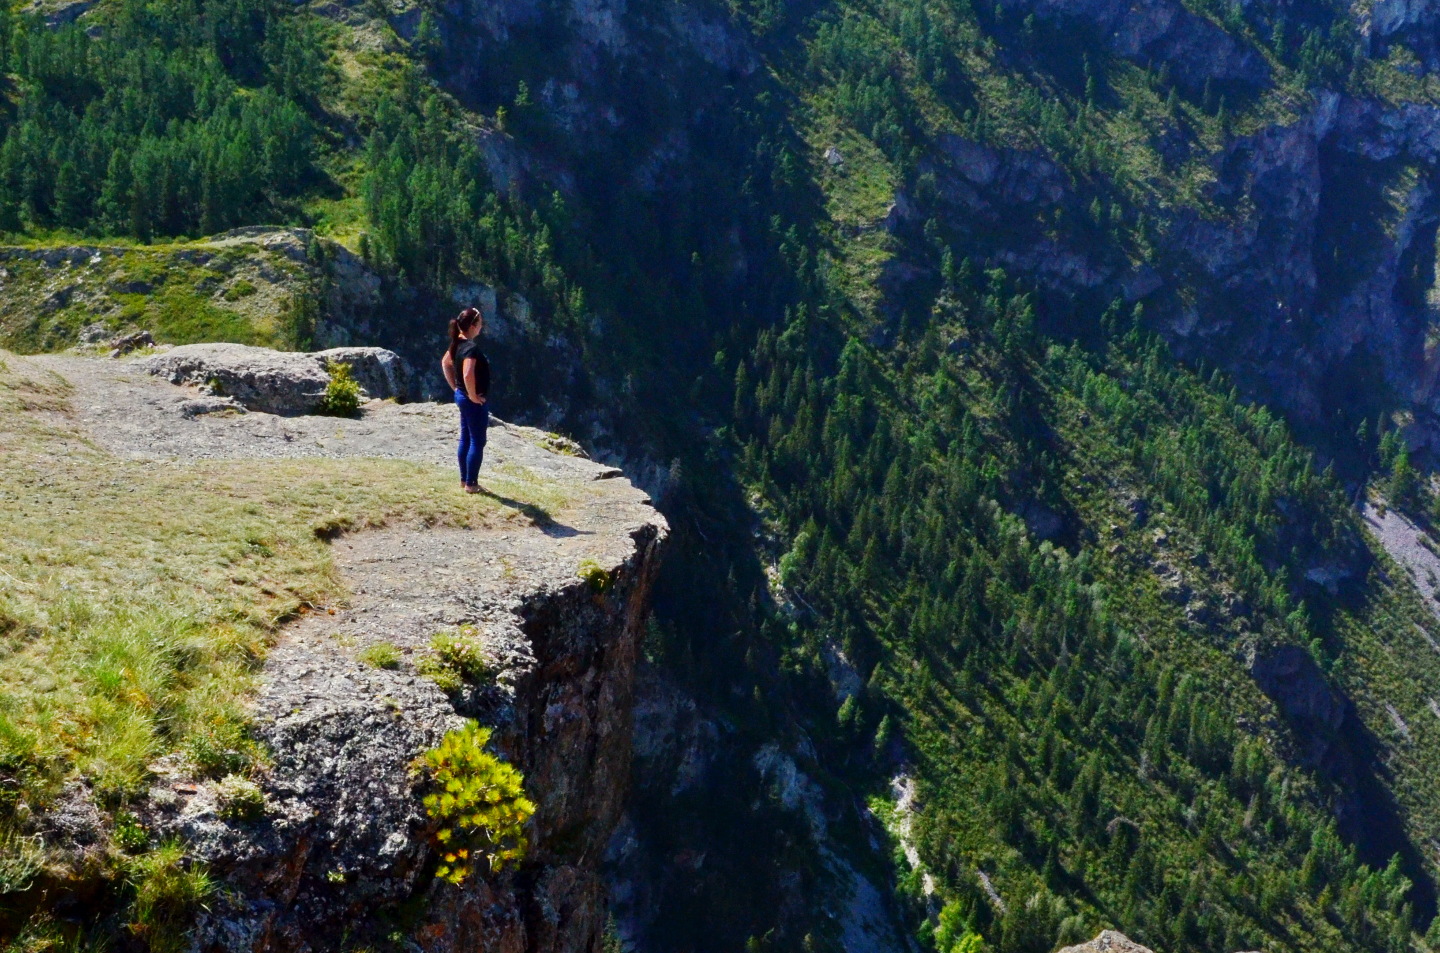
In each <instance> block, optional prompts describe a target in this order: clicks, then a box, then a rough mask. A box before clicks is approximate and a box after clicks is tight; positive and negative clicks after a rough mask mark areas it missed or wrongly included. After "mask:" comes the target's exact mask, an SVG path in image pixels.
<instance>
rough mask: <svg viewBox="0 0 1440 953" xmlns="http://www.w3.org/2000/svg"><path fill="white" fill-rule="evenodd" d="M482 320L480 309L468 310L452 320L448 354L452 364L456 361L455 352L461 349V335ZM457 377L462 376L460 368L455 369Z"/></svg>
mask: <svg viewBox="0 0 1440 953" xmlns="http://www.w3.org/2000/svg"><path fill="white" fill-rule="evenodd" d="M480 320H481V314H480V309H479V308H466V309H465V310H464V311H461V312H460V313H459V314H458V315H457V316H455V317H453V318H451V319H450V347H449V348H448V349H447V353H448V354H449V355H450V361H451V363H454V361H455V351H456V350H457V349H458V348H459V347H460V335H461V334H462V333H463V332H465V331H469V330H470V329H471V328H473V327H474V326H475V322H477V321H480ZM455 376H456V377H457V378H458V377H459V376H460V368H459V367H456V368H455Z"/></svg>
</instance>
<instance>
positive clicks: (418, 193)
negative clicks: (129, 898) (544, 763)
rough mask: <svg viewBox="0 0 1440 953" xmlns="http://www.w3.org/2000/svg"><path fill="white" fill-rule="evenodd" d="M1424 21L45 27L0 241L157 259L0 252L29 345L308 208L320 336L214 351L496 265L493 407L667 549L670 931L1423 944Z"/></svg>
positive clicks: (791, 14) (629, 912)
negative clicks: (1393, 559) (1402, 520)
mask: <svg viewBox="0 0 1440 953" xmlns="http://www.w3.org/2000/svg"><path fill="white" fill-rule="evenodd" d="M1435 17H1436V14H1435V13H1434V12H1433V11H1431V10H1430V9H1429V8H1428V7H1427V6H1426V5H1424V4H1413V3H1401V2H1395V0H1377V2H1375V3H1373V4H1358V5H1356V6H1354V7H1351V6H1347V5H1344V4H1340V3H1330V2H1320V3H1316V2H1311V3H1290V2H1282V0H1252V2H1248V3H1234V4H1227V3H1220V2H1208V0H1207V2H1201V0H1187V2H1183V3H1182V2H1179V0H1142V2H1139V3H1118V2H1110V0H1083V2H1079V3H1059V2H1049V0H1001V2H999V3H996V4H993V5H991V4H972V3H970V2H967V0H873V2H858V0H829V2H796V3H784V2H779V0H754V2H742V0H735V2H733V3H729V4H721V3H702V2H691V0H687V2H683V3H682V2H659V0H623V2H622V0H615V2H601V0H572V2H558V0H504V2H479V0H454V2H449V3H444V4H441V3H430V2H428V0H418V2H412V0H366V2H353V3H352V2H345V0H334V2H326V3H309V4H290V3H278V2H276V3H271V2H268V0H183V2H178V3H177V2H159V0H100V2H98V3H94V4H91V3H88V2H82V3H74V2H66V3H59V4H42V5H40V6H39V7H38V8H36V9H35V10H22V9H20V8H15V9H13V10H11V11H10V13H9V16H8V17H7V18H6V19H5V20H3V21H0V31H3V32H4V33H5V36H6V42H4V43H3V44H0V50H3V51H4V52H3V56H4V58H5V59H4V63H3V64H0V66H3V70H4V72H5V73H6V75H7V77H8V80H7V87H6V98H5V102H4V109H5V114H4V119H3V121H4V141H3V143H0V227H3V228H5V229H6V230H7V231H8V232H9V234H10V236H11V240H12V242H13V243H14V244H15V245H16V246H41V247H49V246H55V245H64V246H67V247H69V246H84V247H91V246H98V245H101V244H104V245H105V246H106V247H110V248H116V249H122V251H123V249H124V247H125V246H128V245H131V244H137V243H144V242H151V243H154V244H152V245H150V246H149V247H148V248H147V249H145V250H144V251H143V254H142V253H139V252H124V253H121V252H117V255H118V256H119V258H120V259H122V260H123V259H124V256H125V254H130V255H132V256H138V257H136V258H135V259H134V261H133V263H131V262H130V261H129V260H126V263H125V264H123V266H122V267H123V268H124V269H126V270H127V272H128V271H133V270H136V269H137V268H139V267H140V266H141V265H143V266H144V267H145V268H146V269H149V272H154V271H156V270H157V269H158V271H159V272H160V273H163V274H164V275H165V280H164V281H163V282H158V281H153V280H152V281H149V282H148V284H149V285H150V287H148V288H145V289H141V288H138V287H135V286H132V285H128V284H127V285H126V287H125V289H119V290H116V288H113V287H111V286H112V285H115V284H116V283H124V282H129V281H134V280H139V279H135V278H132V276H130V275H129V274H128V273H127V274H123V275H117V274H115V273H113V272H110V271H105V270H104V269H100V270H98V271H96V272H95V273H94V275H93V279H87V280H92V283H108V284H105V287H106V288H107V289H109V290H107V291H106V293H105V294H98V295H97V294H88V293H84V294H81V293H76V294H71V295H67V296H63V297H62V298H59V299H53V303H52V299H51V298H47V297H42V296H41V295H51V294H52V292H53V291H54V290H56V289H53V288H51V287H50V285H49V284H47V282H57V281H61V279H60V278H58V277H52V276H51V275H50V273H46V274H45V275H42V276H41V277H40V278H33V277H26V275H25V274H23V273H21V269H19V268H17V269H16V271H17V274H19V275H20V277H22V278H24V280H14V281H12V280H9V279H10V275H9V273H8V272H7V274H6V275H5V278H6V279H7V283H6V285H5V286H4V288H3V290H0V295H4V296H7V297H6V298H5V301H4V308H3V309H0V344H3V345H5V346H8V347H13V348H18V349H24V350H34V349H40V348H51V347H56V346H59V345H60V344H62V343H64V342H66V341H68V340H69V339H71V338H72V337H73V335H74V334H75V333H77V332H78V331H79V330H80V329H81V328H82V327H84V326H86V325H89V324H92V323H95V322H97V321H98V322H101V323H107V324H109V325H111V326H112V327H113V328H114V329H115V330H120V329H121V328H122V327H123V326H124V325H126V324H127V323H140V324H150V325H152V326H153V329H154V330H155V331H156V332H157V336H159V337H160V339H162V340H165V339H166V338H167V333H168V338H169V339H170V340H192V339H195V338H194V337H193V336H187V335H194V334H199V333H202V332H201V331H200V330H197V329H203V328H204V327H205V326H206V324H205V318H204V316H205V315H211V317H214V314H213V313H212V312H210V311H205V310H204V308H205V307H213V308H216V309H219V310H220V311H223V312H224V313H225V314H230V313H232V312H233V311H234V309H230V310H229V311H227V310H225V307H224V305H225V304H226V303H227V300H226V297H225V296H226V295H227V294H232V293H233V294H234V295H235V297H236V298H237V299H238V298H245V297H247V295H246V294H245V293H244V292H243V290H237V288H238V279H237V278H235V277H232V276H230V273H229V272H223V271H222V272H219V273H218V276H217V275H209V274H204V273H198V272H196V271H195V267H196V265H195V262H194V260H193V258H194V254H195V251H196V249H197V247H199V248H200V250H201V251H203V252H204V253H205V254H206V255H213V254H215V252H214V251H213V249H208V245H209V244H210V243H203V242H201V240H202V239H205V238H207V237H208V236H210V235H212V234H214V233H216V232H220V231H223V230H225V229H229V228H235V227H239V226H247V225H277V226H279V225H284V226H302V227H307V228H312V229H313V235H314V236H315V237H314V240H313V241H310V240H309V239H308V238H307V240H306V247H305V248H304V251H303V254H299V255H297V256H296V258H297V259H300V258H303V260H304V263H305V265H306V267H305V269H303V270H299V269H297V271H296V275H295V281H296V282H297V284H296V285H295V292H294V295H293V297H289V298H285V301H286V303H287V304H288V306H289V308H290V309H291V310H290V311H289V313H290V314H292V315H293V314H299V313H303V314H304V315H306V316H305V317H304V318H303V319H302V320H293V319H287V320H276V319H274V318H271V317H265V318H264V320H261V319H260V318H253V319H252V318H247V319H246V320H247V321H249V322H250V323H248V324H241V325H236V324H235V323H234V320H232V319H229V318H226V319H225V320H224V321H215V323H214V325H213V326H214V327H215V336H217V337H223V336H231V337H240V338H243V339H245V340H267V341H274V342H278V343H286V344H290V345H292V346H302V345H305V344H307V343H309V342H308V340H307V339H308V338H311V337H313V336H314V333H315V331H314V329H315V328H316V327H317V326H321V327H324V328H326V329H328V330H327V333H330V334H333V335H336V337H335V338H334V339H328V340H327V342H326V343H342V342H341V338H343V337H344V335H345V334H346V333H348V334H349V335H350V336H351V337H352V338H355V339H356V340H357V343H381V344H388V345H393V346H397V347H400V348H402V349H404V350H406V351H407V352H409V353H411V354H412V355H415V356H416V357H417V358H420V359H423V360H424V361H425V362H429V361H430V360H432V359H433V355H432V354H431V353H430V352H432V351H433V350H434V349H435V348H436V347H437V345H438V340H439V338H438V332H439V330H440V328H441V321H442V319H443V318H444V317H446V316H447V314H448V313H449V312H450V311H452V310H454V308H455V307H456V305H457V304H459V303H468V302H469V301H470V300H473V299H475V298H477V297H478V298H481V299H484V300H486V301H487V302H490V301H493V302H494V303H495V305H496V307H497V309H498V314H497V315H496V318H495V320H493V321H492V327H491V337H492V340H493V348H494V353H493V355H492V356H493V358H494V360H495V363H496V365H497V398H498V402H499V404H500V407H501V412H502V414H503V413H515V414H518V415H519V416H522V417H528V418H531V419H537V420H545V421H547V422H548V423H550V424H552V425H558V426H562V427H564V428H565V429H567V430H568V431H569V432H571V433H572V434H573V435H575V436H576V437H577V438H579V439H581V440H582V441H584V442H585V443H586V444H587V445H588V446H590V447H591V448H592V449H593V450H595V451H596V452H599V453H603V454H608V455H610V456H611V457H613V458H616V459H623V460H625V461H626V462H627V463H628V464H629V465H630V466H631V468H632V469H634V470H637V471H638V470H643V471H645V472H647V473H648V474H649V475H650V478H649V480H648V482H649V483H650V488H651V489H652V490H653V491H654V492H655V493H656V494H657V496H658V497H659V499H660V501H661V503H662V506H663V508H664V509H665V511H666V513H667V516H668V517H669V518H670V521H671V523H672V526H673V527H674V530H675V535H674V537H673V544H674V545H673V546H672V553H671V556H670V557H669V559H668V562H667V564H666V566H665V569H664V571H663V575H662V579H661V581H660V583H659V586H658V590H657V616H658V617H657V622H656V624H655V625H654V626H653V628H652V631H651V633H650V639H649V642H648V645H647V655H648V658H649V663H650V664H649V668H648V674H647V676H646V682H645V685H646V686H647V688H646V691H645V693H644V694H643V695H642V698H641V699H640V701H639V712H638V718H637V738H636V744H637V771H636V776H635V779H634V782H635V788H634V791H633V793H632V798H631V802H632V806H631V810H630V813H629V820H628V821H627V822H626V823H625V824H624V825H622V828H621V831H620V833H619V835H617V838H616V840H615V842H614V844H613V845H612V858H611V859H612V872H613V878H612V888H613V891H614V893H615V896H616V905H615V913H616V923H617V929H618V931H619V933H620V935H621V936H622V937H624V938H625V940H626V942H628V943H630V944H632V945H633V946H634V947H635V948H637V949H642V950H651V949H654V950H687V949H693V950H733V949H738V948H742V947H747V948H751V949H775V950H791V949H806V950H816V949H832V950H838V949H848V950H860V949H874V948H892V949H905V948H908V947H909V946H910V945H911V944H912V942H913V943H919V944H921V945H923V946H926V947H933V948H935V949H938V950H940V951H941V953H951V951H953V950H965V951H972V950H975V949H997V950H1002V951H1017V953H1018V951H1042V950H1043V951H1048V950H1051V949H1053V948H1054V947H1055V946H1057V945H1059V944H1061V943H1065V942H1074V941H1077V940H1080V939H1083V938H1087V937H1088V936H1090V935H1093V933H1094V932H1095V931H1096V930H1098V929H1099V928H1101V927H1104V926H1113V927H1116V928H1119V929H1122V930H1124V931H1125V932H1126V933H1128V934H1129V935H1130V936H1132V937H1134V938H1136V939H1138V940H1142V941H1144V942H1146V943H1147V944H1149V945H1152V946H1155V947H1156V948H1157V949H1161V950H1170V951H1182V950H1196V951H1199V950H1205V951H1220V953H1233V951H1235V950H1240V949H1265V950H1337V951H1338V950H1357V949H1365V950H1388V951H1400V950H1407V949H1420V948H1424V940H1423V939H1422V937H1423V936H1424V935H1425V934H1426V932H1427V930H1428V929H1429V928H1430V924H1431V922H1432V920H1433V918H1434V915H1435V886H1434V881H1435V877H1436V869H1435V865H1436V863H1437V856H1436V853H1435V851H1436V844H1437V843H1440V795H1437V794H1436V792H1437V791H1440V784H1437V782H1440V777H1437V775H1440V750H1437V749H1440V723H1437V715H1436V712H1437V711H1440V709H1437V707H1436V706H1437V701H1436V700H1435V696H1434V691H1435V690H1434V688H1433V686H1434V685H1435V684H1436V683H1437V680H1440V653H1437V651H1436V650H1435V649H1434V645H1436V644H1440V634H1437V633H1440V626H1437V623H1436V620H1435V619H1434V618H1432V617H1431V616H1430V615H1429V614H1428V613H1427V610H1426V608H1425V605H1424V604H1423V602H1422V600H1421V598H1420V595H1419V593H1418V591H1417V590H1416V588H1415V586H1416V584H1417V582H1418V583H1420V584H1427V585H1433V583H1430V582H1427V581H1426V580H1418V581H1417V580H1412V579H1410V578H1409V577H1407V576H1406V575H1405V574H1404V573H1403V572H1401V571H1400V570H1398V569H1397V568H1396V567H1395V566H1394V565H1393V564H1391V563H1390V562H1389V561H1388V560H1387V558H1386V557H1385V556H1384V555H1383V553H1381V552H1380V551H1379V550H1378V549H1377V548H1376V547H1375V545H1374V544H1373V543H1372V542H1371V541H1370V540H1369V538H1368V537H1367V535H1366V534H1365V531H1364V530H1363V528H1362V526H1361V523H1360V521H1359V518H1358V516H1357V514H1356V513H1355V511H1354V506H1355V503H1356V501H1357V499H1359V498H1360V497H1361V496H1362V495H1363V493H1364V492H1365V490H1364V487H1365V485H1366V483H1367V481H1369V480H1370V478H1371V477H1372V476H1374V475H1376V470H1377V468H1379V469H1381V470H1383V471H1384V473H1383V474H1380V475H1383V476H1385V477H1386V483H1385V489H1386V490H1387V491H1390V492H1391V494H1392V495H1393V496H1395V497H1396V498H1397V499H1402V500H1403V501H1404V502H1405V503H1406V505H1409V504H1410V503H1415V502H1418V501H1419V500H1420V498H1422V497H1423V496H1424V492H1423V490H1417V489H1416V488H1415V483H1416V481H1415V479H1414V474H1413V466H1414V465H1417V464H1419V465H1423V464H1427V463H1428V462H1429V460H1430V454H1431V453H1432V452H1433V451H1432V446H1431V444H1432V441H1433V439H1434V434H1435V419H1434V410H1433V408H1434V406H1435V394H1434V386H1435V376H1434V373H1433V367H1432V354H1431V347H1430V345H1431V344H1432V337H1433V322H1432V307H1433V296H1434V282H1435V256H1436V229H1437V223H1440V197H1437V195H1436V182H1435V174H1436V173H1435V161H1436V158H1437V150H1440V96H1437V92H1440V91H1437V88H1436V76H1435V71H1436V70H1437V69H1440V59H1437V53H1440V51H1437V49H1436V48H1435V45H1434V36H1435V31H1436V29H1437V27H1440V23H1437V21H1436V19H1435ZM207 249H208V250H207ZM15 254H18V249H17V250H14V251H12V257H13V255H15ZM167 254H168V255H171V256H172V257H171V259H170V261H169V263H166V264H163V265H157V264H155V262H154V260H153V259H154V258H155V256H158V257H159V258H161V259H163V258H164V256H166V255H167ZM186 255H189V256H191V258H190V259H187V258H185V257H184V256H186ZM141 259H144V261H143V262H142V261H141ZM25 260H26V261H29V260H30V259H25ZM86 260H87V261H88V259H86ZM66 261H69V259H68V258H67V259H66ZM211 261H212V259H210V258H207V259H206V262H205V263H203V264H202V265H201V266H200V267H203V268H210V269H211V270H214V269H213V267H212V265H211V264H210V262H211ZM337 263H339V264H337ZM342 264H343V267H341V265H342ZM107 267H108V266H107ZM237 267H240V266H237ZM243 267H244V268H252V267H258V266H252V265H245V266H243ZM77 268H78V266H77ZM65 269H67V270H65V271H64V274H66V275H71V274H72V270H68V269H70V266H69V265H66V266H65ZM149 272H147V273H149ZM86 274H90V273H88V272H87V273H86ZM67 280H69V279H67ZM207 280H208V282H209V284H204V283H205V282H206V281H207ZM245 280H246V281H247V282H249V283H250V284H251V285H252V287H253V286H255V282H253V281H252V280H250V279H248V278H247V279H245ZM360 281H364V282H368V283H371V284H372V285H373V287H372V291H373V294H369V295H368V296H367V297H365V298H364V301H363V302H360V300H359V299H355V298H347V297H345V296H344V295H343V294H336V293H333V291H334V288H335V286H336V284H337V283H338V284H340V285H345V284H347V283H351V284H353V283H355V282H360ZM157 285H159V286H163V288H164V289H168V290H165V291H163V292H158V291H157V290H156V287H155V286H157ZM202 285H203V287H202ZM162 293H163V294H168V295H170V299H167V300H168V301H170V304H169V305H157V304H155V303H154V299H155V298H156V297H157V295H159V294H162ZM268 293H269V291H268V289H267V294H268ZM275 295H276V300H277V302H279V300H280V298H281V297H283V296H282V295H281V293H280V292H276V293H275ZM197 296H198V301H197ZM37 298H38V300H37ZM217 299H218V300H217ZM205 301H209V302H210V304H208V305H205ZM228 303H229V304H233V303H234V301H228ZM202 305H204V307H202ZM167 307H168V310H167ZM279 307H280V305H279V304H278V303H277V304H276V305H275V308H276V310H277V312H278V309H279ZM312 307H313V308H314V313H313V314H311V313H310V312H309V311H308V310H306V309H310V308H312ZM182 313H183V314H185V315H190V314H194V313H199V314H201V318H200V319H198V320H197V321H188V322H187V321H181V320H179V319H178V318H177V317H176V316H177V315H179V314H182ZM257 322H258V323H257ZM176 329H179V331H177V330H176ZM346 329H348V332H347V330H346ZM264 335H271V336H270V337H268V338H267V337H264ZM361 338H363V339H364V340H363V341H360V340H359V339H361ZM1265 408H1268V409H1265ZM1412 461H1414V463H1413V464H1412ZM1395 472H1398V473H1399V474H1400V476H1399V478H1397V479H1390V476H1391V474H1392V473H1395ZM1397 491H1398V492H1397ZM0 715H4V716H5V717H6V718H9V717H11V716H10V713H8V712H6V711H4V709H0ZM9 724H10V722H0V726H6V725H9ZM19 730H21V731H23V730H25V729H24V727H23V726H21V728H20V729H19ZM12 734H14V732H10V731H8V730H7V732H5V733H0V743H3V744H5V745H9V746H12V747H14V748H15V750H14V751H12V750H11V748H6V749H4V750H3V752H0V765H6V766H7V767H5V768H4V769H3V770H5V771H10V772H21V771H22V770H27V768H26V767H25V765H24V764H23V758H21V757H20V755H19V753H18V752H19V750H20V749H19V747H18V746H16V745H15V743H14V742H12V741H9V740H7V739H9V738H11V737H12ZM5 759H8V760H5ZM12 764H14V765H18V767H12V766H9V765H12ZM892 781H894V782H895V783H894V784H893V785H892ZM896 791H903V792H905V796H904V797H900V798H898V800H899V801H900V804H899V805H898V806H897V804H896V803H895V802H896V800H897V796H896V794H895V792H896ZM35 807H37V808H43V805H36V806H35ZM887 838H889V839H893V840H892V841H889V842H886V841H887ZM882 842H883V843H882ZM892 848H893V850H892ZM892 854H893V856H892ZM66 929H68V930H71V931H72V932H73V928H68V927H67V928H66ZM60 932H65V931H64V930H61V931H60ZM81 932H82V933H83V932H84V930H83V928H81ZM42 934H43V935H45V936H49V935H51V934H46V933H44V931H40V932H35V933H32V934H31V936H32V940H30V941H27V942H32V943H40V942H41V941H40V940H35V939H33V937H38V936H41V935H42ZM911 937H914V939H913V940H912V939H911ZM127 942H129V941H127ZM136 942H138V941H136ZM397 942H399V941H397Z"/></svg>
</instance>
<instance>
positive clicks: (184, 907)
mask: <svg viewBox="0 0 1440 953" xmlns="http://www.w3.org/2000/svg"><path fill="white" fill-rule="evenodd" d="M126 874H127V876H126V879H127V881H128V882H129V884H130V886H131V887H132V888H133V889H134V891H135V899H134V900H133V901H132V902H131V904H130V923H129V929H130V932H131V933H133V934H135V935H136V936H138V937H140V938H141V939H142V940H143V941H144V942H145V944H146V945H147V946H149V948H150V950H151V953H178V951H180V950H182V949H184V947H185V934H186V932H187V927H188V925H189V924H190V923H191V922H192V920H193V918H194V910H195V908H196V907H198V906H200V905H201V904H202V903H204V902H205V900H206V899H207V898H208V897H209V896H210V894H211V893H212V892H213V891H214V889H215V885H214V883H213V882H212V881H211V879H210V875H209V873H208V872H206V870H205V868H204V866H203V865H200V864H187V863H186V860H185V848H184V847H183V846H182V845H181V844H180V842H179V841H175V840H171V841H167V842H165V843H164V844H162V845H160V846H159V847H157V848H156V849H155V850H153V851H151V852H150V853H148V854H142V855H140V856H139V857H136V858H135V859H134V860H132V861H131V862H130V864H129V869H128V870H127V872H126Z"/></svg>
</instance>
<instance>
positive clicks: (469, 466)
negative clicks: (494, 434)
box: [455, 387, 490, 486]
mask: <svg viewBox="0 0 1440 953" xmlns="http://www.w3.org/2000/svg"><path fill="white" fill-rule="evenodd" d="M455 403H456V404H457V405H458V406H459V407H460V451H459V453H458V455H457V456H458V457H459V461H460V479H461V481H462V482H463V483H464V484H465V485H466V486H471V485H472V484H474V483H475V482H476V481H477V480H479V479H480V463H481V461H482V460H484V459H485V428H487V427H489V426H490V405H489V404H476V403H472V402H471V400H470V397H469V396H468V395H467V394H466V393H465V391H463V390H461V389H460V388H458V387H457V388H455Z"/></svg>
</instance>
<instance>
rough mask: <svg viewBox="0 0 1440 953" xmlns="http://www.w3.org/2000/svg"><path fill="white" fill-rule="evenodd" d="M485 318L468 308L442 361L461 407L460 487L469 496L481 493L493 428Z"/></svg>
mask: <svg viewBox="0 0 1440 953" xmlns="http://www.w3.org/2000/svg"><path fill="white" fill-rule="evenodd" d="M483 330H485V317H484V315H482V314H481V313H480V309H479V308H466V309H465V310H464V311H461V312H460V314H459V315H458V316H457V317H456V318H455V319H454V320H452V321H451V322H450V347H449V348H448V349H447V350H446V351H445V356H444V357H443V358H441V359H440V369H441V370H442V371H444V372H445V381H446V382H447V383H448V384H449V385H450V389H451V390H452V391H454V392H455V403H456V404H458V405H459V407H460V450H459V460H460V485H461V486H462V487H464V489H465V492H466V493H479V492H480V484H479V482H477V481H478V480H479V479H480V462H481V460H482V459H483V458H484V456H485V428H487V427H488V426H489V425H490V408H489V406H488V405H487V404H486V400H487V399H488V397H489V396H490V361H489V360H488V359H486V357H485V352H484V351H481V350H480V332H481V331H483Z"/></svg>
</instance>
